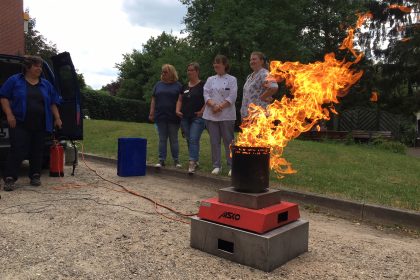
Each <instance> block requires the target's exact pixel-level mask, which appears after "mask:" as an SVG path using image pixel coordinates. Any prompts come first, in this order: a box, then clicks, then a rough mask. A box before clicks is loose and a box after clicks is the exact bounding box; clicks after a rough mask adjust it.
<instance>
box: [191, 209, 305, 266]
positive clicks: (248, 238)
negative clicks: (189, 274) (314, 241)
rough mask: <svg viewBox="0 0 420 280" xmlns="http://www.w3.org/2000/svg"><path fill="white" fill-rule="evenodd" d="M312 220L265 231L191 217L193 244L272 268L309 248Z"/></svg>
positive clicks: (226, 255)
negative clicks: (310, 223)
mask: <svg viewBox="0 0 420 280" xmlns="http://www.w3.org/2000/svg"><path fill="white" fill-rule="evenodd" d="M308 237H309V222H308V221H305V220H302V219H300V220H297V221H295V222H292V223H290V224H287V225H284V226H282V227H279V228H276V229H274V230H272V231H269V232H267V233H265V234H256V233H252V232H248V231H244V230H241V229H237V228H232V227H229V226H225V225H221V224H217V223H213V222H209V221H206V220H202V219H200V218H198V217H193V218H191V247H192V248H196V249H199V250H201V251H204V252H207V253H210V254H213V255H216V256H218V257H222V258H225V259H228V260H231V261H233V262H237V263H240V264H244V265H247V266H251V267H254V268H257V269H260V270H263V271H266V272H270V271H272V270H274V269H276V268H277V267H279V266H281V265H282V264H284V263H286V262H288V261H289V260H291V259H293V258H295V257H297V256H298V255H300V254H302V253H304V252H307V251H308Z"/></svg>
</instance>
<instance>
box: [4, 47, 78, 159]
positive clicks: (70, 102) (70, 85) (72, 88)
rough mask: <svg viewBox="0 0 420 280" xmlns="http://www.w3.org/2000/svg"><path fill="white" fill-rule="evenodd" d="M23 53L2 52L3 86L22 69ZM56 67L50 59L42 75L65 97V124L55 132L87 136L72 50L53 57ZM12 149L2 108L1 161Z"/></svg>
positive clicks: (60, 135)
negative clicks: (50, 63)
mask: <svg viewBox="0 0 420 280" xmlns="http://www.w3.org/2000/svg"><path fill="white" fill-rule="evenodd" d="M22 61H23V57H21V56H13V55H5V54H0V87H1V86H2V85H3V83H4V82H5V81H6V80H7V79H8V78H9V77H10V76H12V75H14V74H17V73H21V72H22ZM51 61H52V64H53V65H52V67H51V66H50V65H48V63H47V62H46V61H44V62H43V66H42V78H44V79H47V80H48V81H49V82H50V83H51V84H52V85H54V87H55V88H56V89H57V91H58V93H59V94H60V95H61V97H62V98H63V102H62V104H61V105H60V106H59V108H58V109H59V111H60V117H61V120H62V122H63V126H62V128H61V129H60V130H57V131H56V132H55V133H54V136H55V137H56V139H57V140H70V141H75V140H83V115H82V108H81V100H80V98H81V96H80V89H79V84H78V80H77V74H76V70H75V68H74V65H73V62H72V60H71V57H70V54H69V53H68V52H64V53H60V54H58V55H56V56H53V57H51ZM51 143H52V138H51V137H49V138H48V139H45V151H44V163H48V162H49V147H50V145H51ZM9 150H10V144H9V129H8V124H7V120H6V116H5V114H4V113H3V112H2V110H1V108H0V163H4V162H5V161H6V160H7V156H8V153H9Z"/></svg>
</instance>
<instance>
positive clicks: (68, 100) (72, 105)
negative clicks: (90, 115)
mask: <svg viewBox="0 0 420 280" xmlns="http://www.w3.org/2000/svg"><path fill="white" fill-rule="evenodd" d="M51 61H52V63H53V69H54V76H55V82H56V86H57V87H58V91H59V93H60V95H61V97H62V98H63V102H62V104H61V105H60V106H59V111H60V116H61V120H62V122H63V126H62V129H60V130H59V131H57V133H56V136H57V137H58V139H63V140H83V115H82V109H81V95H80V88H79V83H78V80H77V74H76V70H75V68H74V65H73V62H72V60H71V57H70V54H69V53H68V52H63V53H60V54H58V55H56V56H53V57H51Z"/></svg>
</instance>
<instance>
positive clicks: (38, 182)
mask: <svg viewBox="0 0 420 280" xmlns="http://www.w3.org/2000/svg"><path fill="white" fill-rule="evenodd" d="M30 184H31V186H34V187H39V186H41V178H40V176H39V174H34V175H32V177H31V182H30Z"/></svg>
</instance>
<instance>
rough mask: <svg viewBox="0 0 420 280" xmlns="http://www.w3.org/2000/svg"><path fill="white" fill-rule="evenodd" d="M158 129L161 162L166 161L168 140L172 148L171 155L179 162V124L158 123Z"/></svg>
mask: <svg viewBox="0 0 420 280" xmlns="http://www.w3.org/2000/svg"><path fill="white" fill-rule="evenodd" d="M156 125H157V129H158V135H159V161H161V160H163V161H164V160H166V154H167V145H168V138H169V144H170V146H171V154H172V158H173V160H174V162H178V156H179V145H178V131H179V123H170V122H157V123H156Z"/></svg>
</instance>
